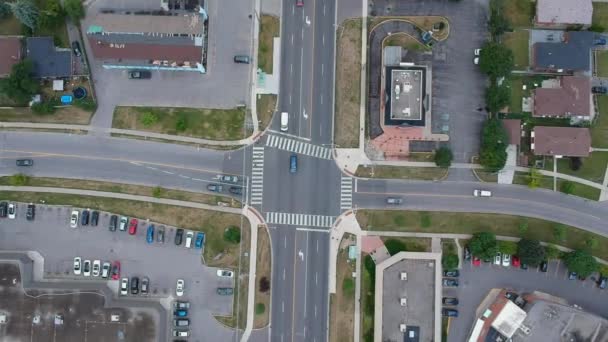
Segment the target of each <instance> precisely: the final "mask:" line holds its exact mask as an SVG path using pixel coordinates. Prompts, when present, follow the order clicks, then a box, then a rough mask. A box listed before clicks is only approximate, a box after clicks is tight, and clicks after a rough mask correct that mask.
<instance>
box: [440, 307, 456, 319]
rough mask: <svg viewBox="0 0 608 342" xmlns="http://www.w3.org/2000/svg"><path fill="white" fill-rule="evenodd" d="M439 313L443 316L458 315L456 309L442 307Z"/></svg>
mask: <svg viewBox="0 0 608 342" xmlns="http://www.w3.org/2000/svg"><path fill="white" fill-rule="evenodd" d="M441 314H442V315H443V316H444V317H458V310H456V309H446V308H443V309H441Z"/></svg>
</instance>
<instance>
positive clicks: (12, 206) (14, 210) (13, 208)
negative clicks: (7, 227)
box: [8, 203, 17, 219]
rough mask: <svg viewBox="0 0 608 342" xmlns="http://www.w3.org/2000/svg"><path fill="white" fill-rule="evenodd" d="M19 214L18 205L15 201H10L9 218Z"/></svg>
mask: <svg viewBox="0 0 608 342" xmlns="http://www.w3.org/2000/svg"><path fill="white" fill-rule="evenodd" d="M16 216H17V205H16V204H15V203H9V205H8V218H9V219H14V218H15V217H16Z"/></svg>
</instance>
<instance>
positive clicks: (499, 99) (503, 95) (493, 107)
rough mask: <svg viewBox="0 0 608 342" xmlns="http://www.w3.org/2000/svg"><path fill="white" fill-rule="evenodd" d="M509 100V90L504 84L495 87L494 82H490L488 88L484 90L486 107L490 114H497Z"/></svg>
mask: <svg viewBox="0 0 608 342" xmlns="http://www.w3.org/2000/svg"><path fill="white" fill-rule="evenodd" d="M510 99H511V89H510V88H509V86H508V85H507V84H506V83H503V84H502V85H497V84H496V82H490V86H489V87H488V89H486V106H488V110H489V111H490V112H492V113H496V112H498V111H499V110H500V109H502V108H504V107H505V106H507V105H508V104H509V100H510Z"/></svg>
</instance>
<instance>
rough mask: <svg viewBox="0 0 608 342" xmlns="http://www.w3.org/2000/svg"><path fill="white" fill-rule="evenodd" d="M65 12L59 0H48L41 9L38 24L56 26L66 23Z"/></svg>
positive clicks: (44, 26)
mask: <svg viewBox="0 0 608 342" xmlns="http://www.w3.org/2000/svg"><path fill="white" fill-rule="evenodd" d="M64 19H65V12H64V11H63V8H62V7H61V4H59V0H46V3H45V5H44V9H42V10H41V11H40V15H39V17H38V26H39V27H40V28H54V27H57V26H59V25H61V24H63V23H64Z"/></svg>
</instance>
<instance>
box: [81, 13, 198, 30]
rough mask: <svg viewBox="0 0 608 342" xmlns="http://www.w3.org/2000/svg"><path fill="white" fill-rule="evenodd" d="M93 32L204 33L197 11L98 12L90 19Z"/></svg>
mask: <svg viewBox="0 0 608 342" xmlns="http://www.w3.org/2000/svg"><path fill="white" fill-rule="evenodd" d="M90 23H91V25H90V26H89V28H88V29H87V33H88V34H93V33H101V32H103V33H164V34H180V33H184V34H192V35H201V34H203V18H202V17H201V16H200V15H199V14H197V13H189V14H182V15H133V14H115V13H97V15H95V16H94V17H93V18H91V20H90Z"/></svg>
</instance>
